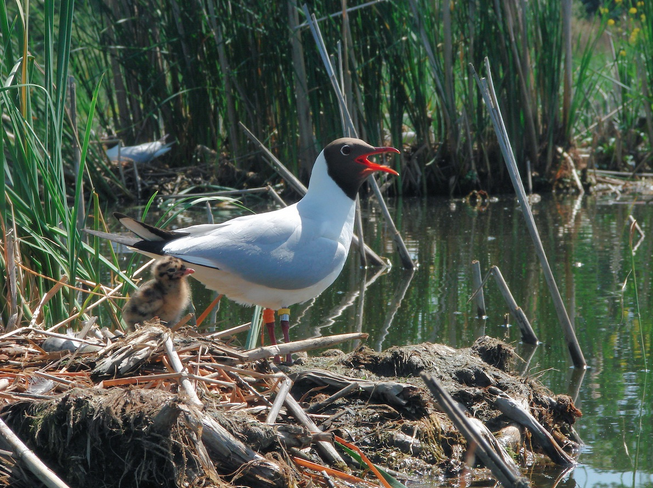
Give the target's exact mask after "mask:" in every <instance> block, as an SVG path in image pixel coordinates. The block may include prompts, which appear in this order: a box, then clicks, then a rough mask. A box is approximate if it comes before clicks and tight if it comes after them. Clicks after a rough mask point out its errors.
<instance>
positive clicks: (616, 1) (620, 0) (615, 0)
mask: <svg viewBox="0 0 653 488" xmlns="http://www.w3.org/2000/svg"><path fill="white" fill-rule="evenodd" d="M623 1H624V0H614V3H616V4H617V5H619V4H620V3H621V2H623Z"/></svg>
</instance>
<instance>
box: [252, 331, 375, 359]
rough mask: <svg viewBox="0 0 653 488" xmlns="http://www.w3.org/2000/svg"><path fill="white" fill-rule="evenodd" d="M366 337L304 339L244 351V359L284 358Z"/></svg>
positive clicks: (343, 336)
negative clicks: (296, 353) (287, 355)
mask: <svg viewBox="0 0 653 488" xmlns="http://www.w3.org/2000/svg"><path fill="white" fill-rule="evenodd" d="M368 337H369V334H365V333H363V332H353V333H351V334H336V335H332V336H327V337H316V338H313V339H304V340H302V341H294V342H288V343H284V344H275V345H272V346H264V347H259V348H257V349H252V350H249V351H246V352H245V353H244V357H245V359H246V360H247V361H256V360H257V359H263V358H270V357H273V356H276V355H280V356H284V355H286V354H292V353H293V352H299V351H310V350H311V349H318V348H321V347H331V346H333V345H334V344H340V343H341V342H345V341H352V340H357V339H367V338H368Z"/></svg>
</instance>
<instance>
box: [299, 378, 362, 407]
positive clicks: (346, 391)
mask: <svg viewBox="0 0 653 488" xmlns="http://www.w3.org/2000/svg"><path fill="white" fill-rule="evenodd" d="M359 389H360V385H359V384H358V383H356V382H353V383H350V384H349V385H347V386H345V387H344V388H343V389H341V390H339V391H337V392H336V393H334V394H333V395H331V396H330V397H329V398H327V399H326V400H323V401H321V402H318V403H313V404H312V405H311V406H310V407H308V409H307V410H306V411H307V412H308V413H317V412H319V411H320V410H322V409H323V408H326V407H328V406H329V405H331V404H332V403H333V402H335V401H336V400H338V399H339V398H342V397H346V396H347V395H349V394H350V393H351V392H353V391H354V390H359Z"/></svg>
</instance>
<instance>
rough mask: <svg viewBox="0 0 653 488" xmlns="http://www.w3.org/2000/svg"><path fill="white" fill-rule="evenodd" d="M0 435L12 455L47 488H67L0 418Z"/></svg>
mask: <svg viewBox="0 0 653 488" xmlns="http://www.w3.org/2000/svg"><path fill="white" fill-rule="evenodd" d="M0 435H2V437H3V439H4V440H5V441H7V443H8V444H9V445H10V446H11V449H12V450H13V454H14V455H15V456H16V457H17V458H18V459H19V460H20V461H21V462H22V463H23V464H24V465H25V467H26V468H27V469H29V470H30V471H31V472H32V473H33V474H34V475H35V476H36V477H37V478H38V479H39V480H41V481H42V482H43V484H44V485H45V486H47V487H48V488H69V487H68V485H67V484H66V483H64V482H63V481H62V480H61V479H60V478H59V477H58V476H57V475H56V474H55V473H54V471H52V470H51V469H50V468H48V467H47V466H46V465H45V464H43V461H41V460H40V459H39V458H38V456H37V455H36V454H34V452H32V451H31V450H30V449H29V448H28V447H27V446H26V445H25V444H24V443H23V441H21V440H20V438H19V437H18V436H17V435H16V434H14V432H13V431H12V430H11V429H10V428H9V426H8V425H7V424H5V422H4V420H2V419H1V418H0Z"/></svg>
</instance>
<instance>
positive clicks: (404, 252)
mask: <svg viewBox="0 0 653 488" xmlns="http://www.w3.org/2000/svg"><path fill="white" fill-rule="evenodd" d="M302 9H303V10H304V15H306V18H307V19H309V25H310V27H311V33H312V34H313V39H315V43H316V44H317V49H318V51H319V52H320V56H321V57H322V62H323V63H324V67H325V68H326V70H327V73H328V75H329V79H330V80H331V85H332V87H333V91H334V92H335V94H336V98H337V99H338V102H339V106H340V111H341V114H342V118H343V120H344V121H345V123H346V125H347V127H348V129H349V133H350V134H354V135H356V128H355V127H354V123H353V122H352V119H351V115H350V114H349V110H348V109H347V103H346V102H345V99H344V97H343V95H342V90H341V89H340V85H339V84H338V80H337V78H336V75H335V73H334V72H333V67H332V66H331V62H330V61H329V54H328V52H327V49H326V46H325V44H324V40H323V39H322V33H321V32H320V27H319V26H318V25H317V21H316V20H315V15H311V14H310V13H309V11H308V7H307V6H306V5H305V4H304V5H303V6H302ZM367 181H368V182H369V183H370V186H371V187H372V191H373V192H374V195H375V196H376V200H377V202H378V204H379V206H380V207H381V212H382V213H383V216H384V217H385V221H386V223H387V224H388V227H390V232H391V233H392V238H393V240H394V241H395V245H396V246H397V253H399V257H400V258H401V263H402V265H403V266H404V268H406V269H413V268H415V263H413V260H412V259H411V258H410V254H409V253H408V249H406V244H405V243H404V240H403V239H402V238H401V234H399V231H398V230H397V227H396V226H395V223H394V220H393V219H392V216H391V215H390V211H389V210H388V207H387V205H386V204H385V200H384V199H383V195H382V194H381V190H380V189H379V184H378V183H377V182H376V179H375V178H374V176H372V175H370V176H369V177H368V178H367Z"/></svg>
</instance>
